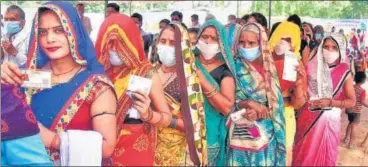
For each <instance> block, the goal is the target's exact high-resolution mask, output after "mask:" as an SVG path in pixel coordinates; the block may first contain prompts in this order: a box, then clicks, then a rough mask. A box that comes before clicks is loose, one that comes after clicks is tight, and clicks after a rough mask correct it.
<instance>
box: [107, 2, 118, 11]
mask: <svg viewBox="0 0 368 167" xmlns="http://www.w3.org/2000/svg"><path fill="white" fill-rule="evenodd" d="M108 7H110V8H113V9H114V10H115V11H117V12H120V6H119V5H118V4H116V3H109V4H107V6H106V8H108Z"/></svg>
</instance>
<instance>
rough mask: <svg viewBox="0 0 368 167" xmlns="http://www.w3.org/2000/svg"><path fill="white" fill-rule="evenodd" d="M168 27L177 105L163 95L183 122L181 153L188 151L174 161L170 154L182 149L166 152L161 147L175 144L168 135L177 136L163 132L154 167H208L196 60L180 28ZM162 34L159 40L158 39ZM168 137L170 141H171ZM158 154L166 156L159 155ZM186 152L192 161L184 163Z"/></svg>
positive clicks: (184, 31) (187, 37)
mask: <svg viewBox="0 0 368 167" xmlns="http://www.w3.org/2000/svg"><path fill="white" fill-rule="evenodd" d="M169 26H173V27H174V34H175V36H174V37H175V56H176V73H177V79H178V83H179V88H178V89H179V92H180V103H179V102H177V101H176V100H174V98H172V97H170V95H168V93H165V95H166V99H167V102H168V103H169V106H170V108H171V109H172V110H173V111H172V113H173V116H176V115H181V117H182V119H183V121H184V128H185V137H184V136H183V137H182V138H184V139H185V141H184V142H185V143H183V144H184V149H185V147H186V145H187V148H188V149H187V151H186V150H184V151H183V152H179V153H178V154H179V156H178V157H173V156H176V154H175V155H173V154H174V153H175V152H177V151H180V150H179V149H180V148H182V147H183V146H181V145H177V146H173V147H172V148H175V149H177V150H175V151H174V150H173V151H172V152H170V149H172V148H166V147H165V146H164V144H165V143H166V144H167V145H172V144H175V143H177V142H175V141H177V139H176V138H173V137H174V135H171V134H169V132H171V133H180V132H177V130H175V129H171V128H163V130H162V131H161V132H162V133H163V131H166V132H165V133H168V134H167V135H165V134H158V135H159V140H160V145H158V146H157V150H156V165H159V166H160V165H164V164H166V165H170V166H177V165H190V164H195V165H202V166H204V165H207V143H206V129H205V128H204V127H205V115H204V108H203V96H202V89H201V85H200V83H199V79H198V76H197V73H196V65H195V57H194V54H193V52H192V50H191V43H190V41H189V35H188V32H187V30H185V29H184V28H183V27H182V26H181V25H179V24H171V25H169ZM164 30H165V29H164ZM164 30H163V31H164ZM163 31H162V32H163ZM162 32H161V33H160V36H159V37H158V39H160V37H161V34H162ZM161 135H162V136H161ZM170 136H173V137H172V138H170ZM164 137H166V138H164ZM170 142H172V143H170ZM186 143H187V144H186ZM161 144H162V145H161ZM178 147H180V148H178ZM159 151H166V152H162V153H160V152H159ZM186 152H188V153H189V155H190V160H191V161H187V160H186V156H185V155H186V154H187V153H186ZM170 156H171V157H170ZM164 161H165V162H164ZM184 161H185V162H184Z"/></svg>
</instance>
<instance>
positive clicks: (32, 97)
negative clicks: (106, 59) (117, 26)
mask: <svg viewBox="0 0 368 167" xmlns="http://www.w3.org/2000/svg"><path fill="white" fill-rule="evenodd" d="M44 9H49V10H51V11H53V12H55V13H56V15H57V16H58V17H59V19H60V22H61V24H62V26H63V29H64V31H65V32H66V33H65V34H66V36H67V39H68V42H69V48H70V52H71V55H72V57H73V59H74V61H75V62H76V63H78V64H80V65H84V67H85V68H86V69H85V70H83V71H81V72H79V73H77V74H76V75H75V76H74V77H73V78H72V79H71V80H70V81H68V82H66V83H60V84H55V85H53V86H52V87H51V88H50V89H34V88H29V89H26V95H27V101H28V103H30V105H31V108H32V110H33V112H34V114H35V115H36V118H37V120H38V121H39V122H40V123H42V124H43V125H44V126H45V127H46V128H49V129H50V130H51V131H54V132H56V133H61V132H63V131H65V130H68V129H77V130H92V129H93V126H92V121H91V119H90V118H91V117H90V107H91V104H92V102H93V101H94V99H95V96H96V94H98V93H99V92H100V91H101V90H102V89H106V88H110V89H112V84H111V83H110V81H109V79H108V78H107V76H105V73H104V70H103V67H102V66H101V64H100V63H98V61H97V59H96V52H95V51H94V49H93V48H94V47H93V43H92V41H91V40H90V38H89V36H88V34H87V32H86V31H85V29H84V28H83V24H82V21H81V20H80V18H79V16H78V13H77V11H76V9H75V7H74V6H73V5H72V4H70V3H68V2H47V3H45V4H44V5H42V6H41V7H40V8H39V11H38V12H37V13H36V16H35V19H34V22H33V27H32V32H31V38H30V42H29V44H30V46H29V49H28V51H29V52H28V61H27V64H26V68H27V69H42V68H43V67H45V66H46V65H47V64H48V63H49V58H48V57H47V55H46V54H45V53H44V52H43V50H42V49H41V47H40V46H39V43H38V38H37V37H38V24H39V22H38V20H39V19H38V18H39V12H40V11H43V10H44ZM49 154H50V156H51V159H52V160H53V161H54V163H55V164H56V165H60V164H59V162H60V161H59V159H60V156H59V152H58V150H49Z"/></svg>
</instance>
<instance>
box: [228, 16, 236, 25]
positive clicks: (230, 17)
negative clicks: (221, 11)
mask: <svg viewBox="0 0 368 167" xmlns="http://www.w3.org/2000/svg"><path fill="white" fill-rule="evenodd" d="M235 21H236V16H235V15H233V14H231V15H229V16H228V17H227V22H228V23H229V24H230V23H235Z"/></svg>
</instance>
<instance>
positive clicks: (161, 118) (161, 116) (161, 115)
mask: <svg viewBox="0 0 368 167" xmlns="http://www.w3.org/2000/svg"><path fill="white" fill-rule="evenodd" d="M163 118H164V115H163V114H162V112H160V120H159V121H158V122H156V123H155V124H161V122H162V120H163Z"/></svg>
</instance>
